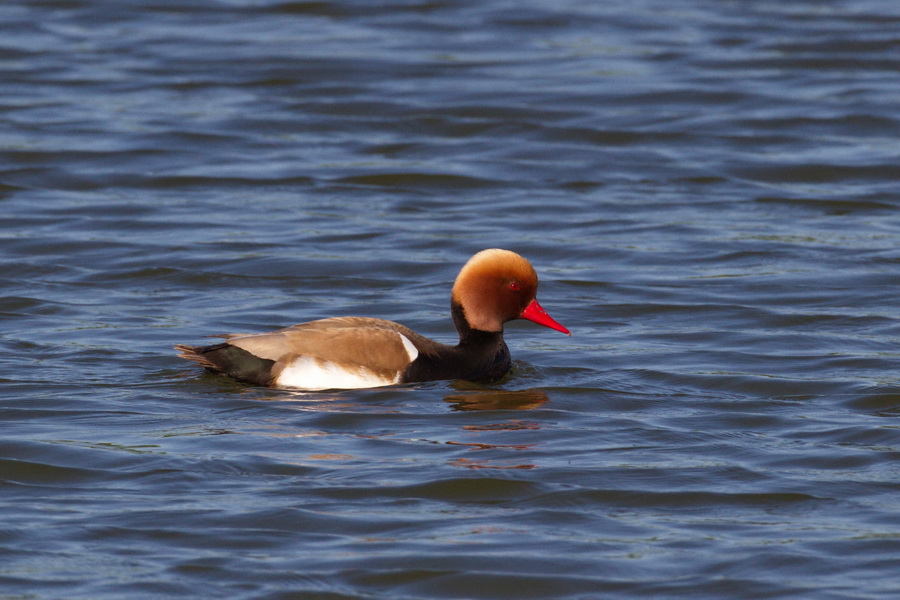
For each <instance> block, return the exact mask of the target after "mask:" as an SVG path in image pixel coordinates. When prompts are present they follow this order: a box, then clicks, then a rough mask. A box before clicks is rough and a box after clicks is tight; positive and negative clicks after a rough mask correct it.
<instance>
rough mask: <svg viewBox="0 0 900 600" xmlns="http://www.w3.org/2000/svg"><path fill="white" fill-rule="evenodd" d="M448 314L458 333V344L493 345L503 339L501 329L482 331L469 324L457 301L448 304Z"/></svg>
mask: <svg viewBox="0 0 900 600" xmlns="http://www.w3.org/2000/svg"><path fill="white" fill-rule="evenodd" d="M450 314H451V315H452V316H453V324H454V325H456V331H457V332H458V333H459V346H493V345H496V344H497V343H498V342H502V341H503V332H502V331H484V330H481V329H475V328H473V327H472V326H471V325H469V321H468V320H467V319H466V313H465V311H464V310H463V307H462V305H461V304H460V303H459V302H452V303H451V304H450Z"/></svg>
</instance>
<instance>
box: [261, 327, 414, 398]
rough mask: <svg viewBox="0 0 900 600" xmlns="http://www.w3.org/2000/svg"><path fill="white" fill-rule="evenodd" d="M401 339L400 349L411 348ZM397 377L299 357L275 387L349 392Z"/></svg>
mask: <svg viewBox="0 0 900 600" xmlns="http://www.w3.org/2000/svg"><path fill="white" fill-rule="evenodd" d="M400 337H403V336H402V335H401V336H400ZM403 339H404V340H405V343H404V346H405V345H406V344H409V345H410V346H412V343H410V342H409V340H407V339H406V338H403ZM413 350H415V348H413ZM407 352H409V348H408V347H407ZM416 355H418V352H416ZM398 377H399V374H398V375H397V377H394V378H386V377H381V376H379V375H377V374H375V373H373V372H372V371H370V370H368V369H366V368H363V367H352V366H344V365H340V364H337V363H333V362H329V361H323V360H317V359H315V358H310V357H308V356H301V357H299V358H297V359H295V360H294V361H293V362H291V364H289V365H288V366H286V367H285V368H284V369H283V370H282V371H281V373H280V374H279V375H278V379H277V380H276V381H275V385H276V386H277V387H280V388H292V389H295V390H352V389H359V388H370V387H380V386H383V385H391V384H393V383H397V378H398Z"/></svg>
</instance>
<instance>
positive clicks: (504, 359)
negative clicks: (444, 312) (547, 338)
mask: <svg viewBox="0 0 900 600" xmlns="http://www.w3.org/2000/svg"><path fill="white" fill-rule="evenodd" d="M537 287H538V278H537V273H536V272H535V269H534V267H533V266H532V265H531V263H530V262H528V260H527V259H525V258H524V257H522V256H520V255H519V254H517V253H515V252H512V251H510V250H502V249H499V248H491V249H487V250H482V251H481V252H478V253H477V254H475V255H474V256H472V258H470V259H469V260H468V262H466V263H465V265H464V266H463V267H462V269H461V270H460V272H459V275H458V276H457V277H456V281H455V282H454V284H453V288H452V290H451V293H450V313H451V317H452V318H453V323H454V325H455V326H456V330H457V332H458V333H459V342H458V343H457V344H456V345H447V344H442V343H440V342H436V341H433V340H431V339H429V338H426V337H424V336H422V335H419V334H417V333H415V332H414V331H412V330H411V329H409V328H408V327H405V326H403V325H401V324H399V323H395V322H393V321H388V320H386V319H378V318H372V317H331V318H326V319H319V320H315V321H309V322H307V323H300V324H299V325H293V326H291V327H286V328H284V329H278V330H276V331H270V332H266V333H250V334H226V335H215V336H211V337H219V338H224V342H221V343H217V344H212V345H209V346H189V345H185V344H176V345H175V350H176V351H178V356H180V357H181V358H184V359H186V360H189V361H192V362H194V363H197V364H199V365H201V366H203V367H205V368H206V369H207V370H208V371H211V372H213V373H218V374H224V375H227V376H229V377H231V378H233V379H237V380H239V381H242V382H245V383H250V384H254V385H261V386H266V387H272V388H278V389H287V390H302V391H321V390H342V389H361V388H374V387H382V386H389V385H398V384H408V383H417V382H425V381H438V380H468V381H473V382H478V383H494V382H496V381H498V380H501V379H503V378H504V377H505V376H506V375H507V373H509V371H510V370H511V368H512V358H511V357H510V352H509V348H508V347H507V345H506V342H505V341H504V339H503V325H504V324H505V323H507V322H509V321H512V320H515V319H526V320H529V321H532V322H534V323H537V324H539V325H543V326H545V327H549V328H550V329H554V330H556V331H559V332H562V333H565V334H566V335H571V333H570V332H569V330H568V329H566V327H564V326H563V325H561V324H559V323H558V322H557V321H556V320H554V319H553V318H552V317H551V316H550V315H549V314H547V311H545V310H544V309H543V307H541V305H540V304H539V303H538V301H537V299H536V295H537Z"/></svg>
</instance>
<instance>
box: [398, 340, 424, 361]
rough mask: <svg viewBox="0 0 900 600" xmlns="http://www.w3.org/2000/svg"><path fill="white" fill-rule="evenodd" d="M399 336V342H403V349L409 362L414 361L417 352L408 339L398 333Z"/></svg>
mask: <svg viewBox="0 0 900 600" xmlns="http://www.w3.org/2000/svg"><path fill="white" fill-rule="evenodd" d="M397 335H399V336H400V341H401V342H403V347H404V348H406V353H407V354H408V355H409V362H412V361H414V360H416V357H418V356H419V350H418V349H417V348H416V347H415V346H414V345H413V343H412V342H411V341H409V338H408V337H406V336H405V335H403V334H402V333H398V334H397Z"/></svg>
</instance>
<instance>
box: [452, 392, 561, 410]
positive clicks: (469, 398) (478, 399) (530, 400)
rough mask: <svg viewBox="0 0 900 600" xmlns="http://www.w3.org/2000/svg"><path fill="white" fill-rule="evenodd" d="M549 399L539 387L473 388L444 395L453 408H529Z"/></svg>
mask: <svg viewBox="0 0 900 600" xmlns="http://www.w3.org/2000/svg"><path fill="white" fill-rule="evenodd" d="M549 399H550V397H549V396H547V394H546V393H545V392H543V391H542V390H539V389H525V390H495V389H482V390H473V391H468V392H465V393H461V394H451V395H449V396H444V402H447V403H449V404H450V405H451V407H452V408H453V410H531V409H533V408H537V407H539V406H540V405H541V404H543V403H544V402H547V401H548V400H549Z"/></svg>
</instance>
